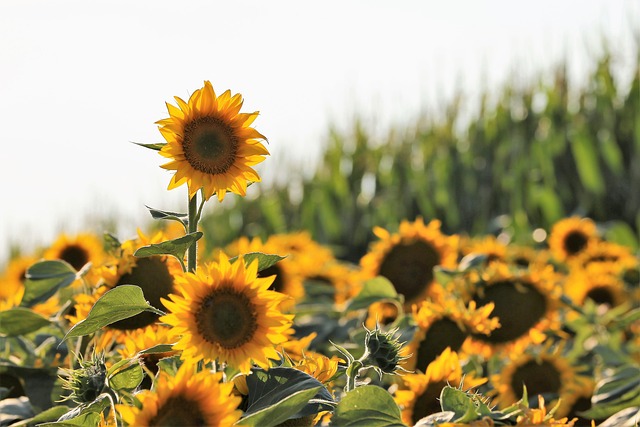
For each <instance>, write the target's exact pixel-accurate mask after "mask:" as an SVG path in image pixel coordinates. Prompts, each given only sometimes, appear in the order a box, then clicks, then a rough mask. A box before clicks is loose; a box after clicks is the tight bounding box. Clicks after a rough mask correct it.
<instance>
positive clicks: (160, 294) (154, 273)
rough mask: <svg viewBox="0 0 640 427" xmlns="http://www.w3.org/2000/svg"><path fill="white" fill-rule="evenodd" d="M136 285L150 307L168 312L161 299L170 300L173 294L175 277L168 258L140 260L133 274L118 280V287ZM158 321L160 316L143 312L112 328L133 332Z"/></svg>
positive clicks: (120, 321) (155, 257) (117, 323)
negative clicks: (170, 269) (167, 260)
mask: <svg viewBox="0 0 640 427" xmlns="http://www.w3.org/2000/svg"><path fill="white" fill-rule="evenodd" d="M120 285H136V286H140V288H142V293H143V294H144V298H145V299H146V300H147V301H148V302H149V304H150V305H152V306H153V307H155V308H157V309H158V310H166V309H165V307H164V305H163V304H162V302H160V298H168V297H169V294H170V293H172V292H173V276H172V275H171V273H170V272H169V268H168V266H167V263H166V258H164V257H160V256H152V257H148V258H139V259H138V260H137V261H136V266H135V267H133V268H132V269H131V273H126V274H123V275H122V276H121V277H120V279H119V280H118V283H117V284H116V287H117V286H120ZM156 320H158V315H157V314H154V313H150V312H148V311H143V312H142V313H140V314H136V315H135V316H133V317H129V318H127V319H122V320H119V321H117V322H115V323H112V324H111V325H110V327H112V328H115V329H119V330H132V329H138V328H144V327H145V326H149V325H151V324H152V323H154V322H155V321H156Z"/></svg>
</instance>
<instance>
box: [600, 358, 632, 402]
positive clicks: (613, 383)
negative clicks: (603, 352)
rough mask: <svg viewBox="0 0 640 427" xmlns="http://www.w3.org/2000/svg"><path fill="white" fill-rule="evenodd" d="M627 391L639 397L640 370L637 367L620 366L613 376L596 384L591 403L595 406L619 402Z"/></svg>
mask: <svg viewBox="0 0 640 427" xmlns="http://www.w3.org/2000/svg"><path fill="white" fill-rule="evenodd" d="M629 391H631V392H634V393H635V394H638V395H640V368H639V367H637V366H622V367H621V368H620V369H617V370H616V371H615V374H614V375H612V376H611V377H607V378H604V379H602V380H601V381H600V382H598V384H596V389H595V390H594V393H593V397H592V398H591V401H592V403H593V405H594V406H596V405H599V404H602V403H607V402H612V401H616V400H620V399H622V398H623V396H625V395H626V394H627V393H628V392H629Z"/></svg>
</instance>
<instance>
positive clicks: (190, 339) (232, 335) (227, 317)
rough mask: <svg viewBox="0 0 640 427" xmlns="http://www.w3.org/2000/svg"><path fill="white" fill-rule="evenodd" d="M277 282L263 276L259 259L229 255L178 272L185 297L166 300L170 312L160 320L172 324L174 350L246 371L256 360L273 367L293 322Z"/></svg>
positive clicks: (260, 363)
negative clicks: (275, 286)
mask: <svg viewBox="0 0 640 427" xmlns="http://www.w3.org/2000/svg"><path fill="white" fill-rule="evenodd" d="M273 280H274V279H273V277H270V278H259V277H258V262H257V260H255V261H254V262H253V263H251V265H249V266H246V267H245V265H244V262H243V260H242V259H239V260H238V261H236V262H234V263H233V264H231V263H230V262H229V259H228V258H227V257H226V255H224V254H221V255H220V262H219V263H210V264H205V265H204V267H203V268H201V269H199V270H198V271H197V272H196V273H195V274H194V273H185V274H183V275H181V276H178V277H177V278H176V283H177V285H178V289H179V291H180V294H181V295H175V294H172V295H170V296H169V298H170V299H171V301H168V300H163V302H164V304H165V305H166V306H167V308H168V309H169V311H170V313H169V314H168V315H166V316H163V317H161V318H160V320H161V321H162V322H165V323H167V324H168V325H170V326H171V327H172V329H171V331H170V333H169V336H170V338H176V339H179V341H178V342H177V344H175V345H174V346H173V348H174V349H176V350H182V355H181V357H182V358H183V359H186V360H196V361H197V360H205V361H215V360H216V359H217V360H218V361H220V362H226V363H228V364H229V365H231V366H233V367H235V368H238V369H239V370H240V371H242V372H243V373H247V372H249V371H250V369H251V362H252V361H253V362H255V363H256V364H258V365H259V366H260V367H262V368H264V369H268V367H269V359H276V360H277V359H279V356H278V353H277V352H276V350H275V348H274V346H275V345H277V344H280V343H282V342H284V341H286V340H287V335H286V332H287V331H288V330H289V328H290V326H291V324H292V320H293V315H284V314H282V313H281V312H280V311H279V310H278V305H279V304H280V303H281V301H282V300H283V299H284V298H285V296H284V295H282V294H280V293H277V292H273V291H269V290H268V288H269V287H270V286H271V284H272V282H273Z"/></svg>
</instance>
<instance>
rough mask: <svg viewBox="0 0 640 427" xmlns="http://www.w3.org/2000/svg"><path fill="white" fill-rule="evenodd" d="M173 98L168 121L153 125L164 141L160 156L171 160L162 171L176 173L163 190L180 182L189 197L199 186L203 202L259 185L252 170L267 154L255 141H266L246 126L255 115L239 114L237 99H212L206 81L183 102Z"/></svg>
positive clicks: (227, 93)
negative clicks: (250, 185)
mask: <svg viewBox="0 0 640 427" xmlns="http://www.w3.org/2000/svg"><path fill="white" fill-rule="evenodd" d="M175 99H176V102H177V103H178V106H177V107H175V106H173V105H171V104H169V103H167V109H168V111H169V117H168V118H166V119H162V120H159V121H158V122H156V124H158V125H159V130H160V133H161V134H162V136H163V137H164V139H165V140H166V141H167V144H165V145H164V146H163V147H162V149H161V150H160V155H162V156H164V157H167V158H169V159H171V161H170V162H169V163H166V164H164V165H162V167H163V168H164V169H169V170H175V171H176V172H175V174H174V175H173V177H172V178H171V181H170V182H169V190H171V189H173V188H176V187H179V186H181V185H182V184H185V183H186V184H187V186H188V188H189V197H193V195H194V194H195V193H196V192H197V191H198V190H199V189H201V188H202V190H203V193H204V198H205V199H206V200H208V199H209V198H210V197H211V196H212V195H213V194H217V195H218V200H220V201H222V200H223V199H224V196H225V194H226V193H227V191H231V192H233V193H236V194H239V195H241V196H244V195H245V194H246V190H247V183H248V182H259V181H260V176H259V175H258V174H257V173H256V171H255V170H254V169H253V168H252V166H254V165H256V164H258V163H260V162H262V161H263V160H264V159H265V157H264V156H266V155H268V154H269V152H268V151H267V149H266V148H265V147H264V145H262V143H260V140H264V141H266V138H265V137H264V136H263V135H262V134H261V133H259V132H258V131H257V130H255V129H254V128H252V127H250V125H251V124H252V123H253V121H254V120H255V119H256V118H257V117H258V112H257V111H255V112H253V113H240V109H241V108H242V103H243V99H242V95H240V94H239V93H238V94H235V95H233V96H232V95H231V92H230V91H228V90H227V91H225V92H224V93H222V94H221V95H219V96H217V95H216V93H215V92H214V90H213V86H212V85H211V83H210V82H209V81H205V82H204V87H202V88H200V89H198V90H196V91H195V92H193V94H192V95H191V97H190V98H189V101H187V102H185V101H183V100H182V99H181V98H179V97H177V96H176V97H175Z"/></svg>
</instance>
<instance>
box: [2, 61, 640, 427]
mask: <svg viewBox="0 0 640 427" xmlns="http://www.w3.org/2000/svg"><path fill="white" fill-rule="evenodd" d="M638 58H640V51H639V54H638V56H637V58H636V62H635V72H634V73H633V76H632V78H631V79H630V80H629V81H626V80H624V79H621V78H620V77H617V75H616V72H615V61H614V60H613V55H612V54H611V53H609V52H606V53H605V54H603V55H602V56H601V57H600V58H597V60H596V61H594V63H595V67H594V70H593V73H592V74H591V75H590V76H589V78H588V79H587V80H586V83H585V84H584V85H581V86H579V87H574V86H572V85H571V84H570V81H569V79H568V77H567V73H566V71H565V70H564V68H562V67H559V68H558V69H557V71H556V72H555V74H553V75H552V76H551V78H548V77H549V76H544V77H545V78H540V80H539V81H537V82H535V83H531V84H528V85H516V84H507V85H505V86H504V87H502V88H501V89H500V90H499V91H497V92H496V93H491V94H489V93H487V94H485V95H484V96H482V97H481V102H480V105H479V108H478V111H477V113H475V115H473V114H471V116H473V117H466V118H464V116H465V114H463V113H464V112H465V111H469V105H467V100H466V99H465V98H464V97H463V96H459V97H457V98H456V99H455V101H453V102H452V103H451V104H450V105H448V106H447V107H446V108H445V109H444V114H442V115H440V116H438V118H429V119H423V118H420V119H418V120H417V121H416V123H415V125H412V126H407V127H405V128H403V129H393V130H392V131H390V132H389V135H388V136H387V137H386V138H383V139H381V138H379V137H374V136H372V134H371V132H368V131H367V124H366V121H364V120H360V121H357V122H356V123H355V124H354V126H353V131H352V132H346V133H345V132H339V131H337V130H334V131H332V132H331V134H330V138H329V141H328V143H327V145H326V146H325V149H324V152H323V155H322V158H321V160H320V162H319V164H318V165H317V167H316V169H315V171H313V172H312V173H309V172H308V171H305V172H304V173H303V172H302V171H295V170H293V171H290V175H289V176H288V177H287V178H286V179H285V180H284V182H275V183H274V184H272V185H270V186H265V185H263V184H261V183H260V181H261V176H260V175H259V173H258V171H257V169H259V168H256V166H257V165H260V168H261V169H259V170H260V171H261V172H260V173H261V174H263V175H264V174H267V173H269V172H268V171H269V158H268V156H269V151H268V149H267V147H268V144H267V138H266V137H265V136H264V135H262V134H261V133H260V132H259V131H258V130H257V127H254V121H255V120H256V119H257V118H258V112H246V111H243V110H242V107H243V98H242V96H241V95H240V94H233V93H232V92H231V91H229V90H226V91H224V92H219V91H218V89H214V85H212V84H211V83H210V82H209V81H205V82H204V84H203V86H202V87H201V88H198V89H196V90H194V91H193V93H192V95H191V96H190V98H189V99H187V100H183V99H181V98H179V97H175V103H167V117H165V118H162V119H160V120H159V121H158V122H157V123H156V124H157V126H158V130H159V132H160V135H161V138H162V139H163V142H160V143H149V144H138V145H140V146H141V148H140V151H141V155H146V154H149V153H151V155H154V156H158V155H159V157H158V158H159V159H160V160H162V163H161V164H160V166H161V167H162V168H164V169H167V170H168V171H169V173H170V176H171V178H170V180H169V183H168V190H174V189H175V190H174V191H184V190H185V189H186V195H187V196H188V197H185V206H184V208H183V209H181V210H179V211H169V210H165V209H163V208H162V207H154V208H148V210H149V214H150V222H149V224H145V225H141V226H140V228H139V231H138V233H137V235H136V236H120V235H118V233H117V230H87V231H86V232H83V233H78V234H75V235H70V234H61V235H60V236H59V237H58V238H57V239H56V241H54V242H51V244H50V245H48V246H47V247H43V248H38V249H36V250H33V251H27V250H22V251H18V252H15V253H14V254H13V255H12V257H11V259H9V261H8V262H7V264H6V266H3V270H2V271H1V272H0V343H1V347H0V352H1V353H0V425H1V426H46V427H61V426H65V427H66V426H380V427H382V426H415V427H431V426H433V427H435V426H466V425H469V426H476V427H490V426H509V425H521V426H527V425H545V426H581V425H586V426H591V425H598V426H603V427H607V426H636V425H638V424H639V423H640V259H639V253H638V251H639V242H638V236H639V231H640V191H639V190H638V189H640V68H639V64H640V62H639V61H638ZM467 116H469V114H467ZM256 126H259V123H258V124H257V125H256ZM262 162H264V163H262ZM249 186H251V187H250V188H248V187H249ZM205 205H207V206H208V207H209V206H211V205H214V209H212V210H208V211H207V212H208V213H206V214H204V212H205V211H204V210H203V207H204V206H205Z"/></svg>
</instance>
